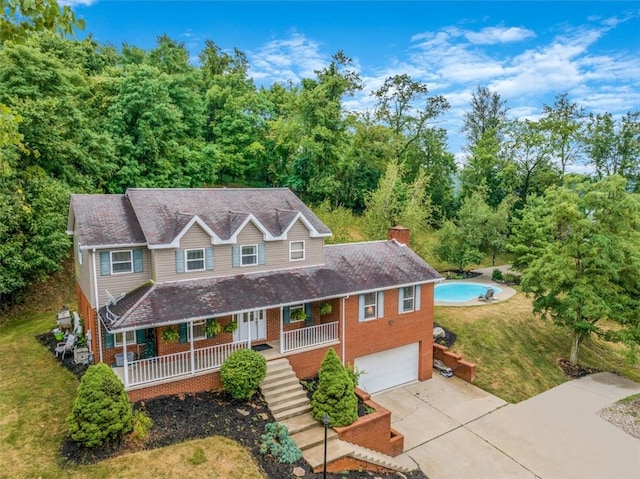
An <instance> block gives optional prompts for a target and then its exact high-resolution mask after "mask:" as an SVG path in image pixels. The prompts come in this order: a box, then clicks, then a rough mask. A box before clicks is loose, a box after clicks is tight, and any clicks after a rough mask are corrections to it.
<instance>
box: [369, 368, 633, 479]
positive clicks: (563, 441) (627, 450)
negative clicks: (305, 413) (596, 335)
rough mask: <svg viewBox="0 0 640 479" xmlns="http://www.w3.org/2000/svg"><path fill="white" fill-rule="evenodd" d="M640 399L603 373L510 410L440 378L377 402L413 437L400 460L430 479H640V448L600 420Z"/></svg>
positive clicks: (379, 397)
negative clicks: (622, 403) (616, 406)
mask: <svg viewBox="0 0 640 479" xmlns="http://www.w3.org/2000/svg"><path fill="white" fill-rule="evenodd" d="M636 393H640V384H638V383H634V382H632V381H629V380H627V379H625V378H622V377H619V376H616V375H614V374H611V373H597V374H592V375H590V376H586V377H584V378H581V379H577V380H573V381H569V382H567V383H565V384H562V385H560V386H557V387H555V388H553V389H551V390H549V391H546V392H544V393H542V394H540V395H538V396H535V397H533V398H531V399H528V400H526V401H522V402H520V403H518V404H508V403H506V402H505V401H503V400H502V399H500V398H498V397H496V396H493V395H491V394H489V393H487V392H485V391H483V390H481V389H479V388H477V387H475V386H473V385H471V384H469V383H466V382H464V381H462V380H461V379H458V378H456V377H453V378H449V379H447V378H444V377H442V376H440V375H439V374H436V375H434V377H433V379H430V380H428V381H423V382H420V383H414V384H410V385H407V386H404V387H401V388H398V389H395V390H391V391H386V392H381V393H379V394H376V395H374V396H373V399H374V400H375V401H376V402H378V403H379V404H381V405H382V406H384V407H386V408H388V409H389V410H391V412H392V416H391V420H392V426H393V428H394V429H396V430H398V431H400V432H401V433H402V434H404V435H405V452H404V453H403V454H402V455H401V456H398V457H397V458H396V459H397V460H399V461H400V462H401V463H404V464H406V465H407V466H410V467H415V465H416V464H417V465H418V466H419V467H420V468H421V469H422V470H423V471H424V472H425V474H427V475H428V476H429V478H430V479H466V478H474V479H485V478H486V479H500V478H504V479H519V478H542V479H555V478H557V479H572V478H576V479H578V478H579V479H606V478H616V479H638V478H639V477H640V440H638V439H636V438H634V437H632V436H630V435H629V434H627V433H625V432H624V431H622V430H621V429H618V428H617V427H615V426H613V425H612V424H610V423H608V422H607V421H605V420H604V419H602V418H600V416H598V414H597V413H598V411H600V410H601V409H603V408H605V407H607V406H609V405H611V404H613V403H614V402H616V401H618V400H620V399H622V398H624V397H626V396H629V395H631V394H636Z"/></svg>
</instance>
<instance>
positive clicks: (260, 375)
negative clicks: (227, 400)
mask: <svg viewBox="0 0 640 479" xmlns="http://www.w3.org/2000/svg"><path fill="white" fill-rule="evenodd" d="M266 375H267V360H266V359H265V358H264V356H262V355H261V354H260V353H257V352H255V351H254V350H253V349H239V350H237V351H234V352H233V353H231V354H230V355H229V357H228V358H227V359H226V360H225V362H224V363H222V367H221V368H220V378H221V379H222V386H223V387H224V389H225V390H226V391H227V392H228V393H229V394H231V395H232V396H233V397H234V398H235V399H249V398H250V397H251V396H253V394H254V393H255V392H256V389H258V386H259V385H260V383H261V382H262V380H263V379H264V377H265V376H266Z"/></svg>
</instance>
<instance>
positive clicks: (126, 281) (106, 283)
mask: <svg viewBox="0 0 640 479" xmlns="http://www.w3.org/2000/svg"><path fill="white" fill-rule="evenodd" d="M133 249H141V250H142V273H124V274H112V275H108V276H102V275H101V274H100V251H119V250H133ZM90 263H91V260H90V259H89V261H88V262H87V263H85V265H87V264H90ZM95 267H96V272H97V278H98V306H99V307H102V306H104V304H105V301H106V300H107V293H106V291H107V290H108V291H109V293H111V294H112V295H113V296H115V297H116V298H117V297H118V296H120V295H121V294H122V293H128V292H129V291H131V290H133V289H135V288H137V287H138V286H140V285H142V284H144V283H146V282H148V281H149V280H150V279H151V253H150V251H149V250H148V249H145V248H112V249H108V250H98V251H96V263H95Z"/></svg>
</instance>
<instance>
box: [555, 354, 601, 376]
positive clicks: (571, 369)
mask: <svg viewBox="0 0 640 479" xmlns="http://www.w3.org/2000/svg"><path fill="white" fill-rule="evenodd" d="M556 362H557V363H558V366H560V369H562V371H563V372H564V374H565V375H566V376H569V377H570V378H572V379H578V378H581V377H583V376H586V375H588V374H594V373H599V372H600V370H599V369H595V368H587V367H584V366H581V365H580V364H571V362H570V361H569V360H568V359H564V358H559V359H558V360H557V361H556Z"/></svg>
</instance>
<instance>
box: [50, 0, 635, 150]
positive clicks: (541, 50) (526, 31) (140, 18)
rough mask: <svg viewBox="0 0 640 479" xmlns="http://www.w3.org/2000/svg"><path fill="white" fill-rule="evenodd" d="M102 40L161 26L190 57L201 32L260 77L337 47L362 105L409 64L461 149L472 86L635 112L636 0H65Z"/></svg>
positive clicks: (148, 44)
mask: <svg viewBox="0 0 640 479" xmlns="http://www.w3.org/2000/svg"><path fill="white" fill-rule="evenodd" d="M60 3H63V4H69V5H72V6H73V8H74V11H75V12H76V14H77V15H78V16H79V17H81V18H84V19H85V20H86V24H87V27H86V30H85V32H84V33H81V34H80V35H79V36H80V37H83V36H85V35H86V34H87V33H91V34H92V35H93V36H94V38H95V39H96V40H98V41H100V42H109V43H112V44H114V45H115V46H120V45H121V44H122V43H123V42H127V43H129V44H132V45H136V46H138V47H141V48H144V49H149V48H153V46H154V44H155V40H156V37H157V36H158V35H161V34H163V33H166V34H167V35H169V36H170V37H171V38H173V39H175V40H178V41H181V42H184V44H185V46H186V47H187V48H188V50H189V51H190V53H191V55H192V58H193V60H194V62H195V61H197V55H198V53H199V52H200V50H201V49H202V47H203V45H204V41H205V40H207V39H210V40H213V41H214V42H215V43H216V44H217V45H218V46H219V47H220V48H222V49H223V50H226V51H229V52H231V51H232V49H233V48H234V47H235V48H238V49H240V50H242V51H244V52H245V53H246V54H247V57H248V59H249V63H250V65H251V70H250V75H251V76H252V77H253V78H254V80H255V82H256V84H258V85H270V84H272V83H274V82H277V81H287V80H292V81H294V82H297V81H299V80H300V79H301V78H305V77H313V76H314V73H313V72H314V70H318V69H320V68H323V67H325V66H326V65H327V64H328V63H329V62H330V58H331V55H332V54H334V53H335V52H336V51H338V50H343V51H344V53H345V54H346V55H347V56H348V57H350V58H352V59H353V60H354V64H355V67H356V69H357V70H358V72H359V73H360V75H361V77H362V79H363V81H364V84H365V88H364V90H363V92H362V93H361V94H358V95H356V96H355V97H353V98H347V99H346V105H347V107H348V108H351V109H356V110H363V109H366V108H367V107H369V106H371V104H372V101H371V99H370V98H369V96H368V95H369V93H370V92H371V91H372V90H375V89H376V88H378V87H379V86H380V85H381V84H382V83H383V82H384V80H385V78H387V77H389V76H391V75H395V74H399V73H407V74H409V75H410V76H411V77H412V78H413V79H414V80H419V81H422V82H424V83H425V84H426V85H427V86H428V87H429V91H430V93H431V94H434V95H443V96H444V97H446V98H447V100H448V101H449V103H450V104H451V109H450V111H449V112H448V113H447V115H446V116H445V117H444V118H442V120H441V121H440V122H439V123H438V125H439V126H442V127H443V128H446V129H447V131H448V132H449V144H450V148H451V150H452V152H454V153H456V154H460V152H461V150H462V146H463V138H462V136H461V135H460V128H461V126H462V115H463V113H464V112H465V111H468V109H469V100H470V98H471V94H472V92H473V91H474V90H475V88H476V86H477V85H486V86H488V87H489V88H490V89H491V90H492V91H496V92H498V93H499V94H500V95H501V97H502V99H504V100H506V102H507V107H509V115H510V116H511V117H517V118H521V119H522V118H531V119H536V118H537V117H538V116H539V114H540V112H541V110H542V107H543V105H544V104H548V105H551V104H553V101H554V98H555V96H556V95H558V94H560V93H565V92H567V93H568V94H569V98H570V99H571V100H572V101H574V102H576V103H578V104H579V105H581V106H583V107H584V108H585V109H586V110H587V111H590V112H595V113H601V112H607V111H608V112H611V113H613V114H614V115H621V114H623V113H626V112H629V111H637V110H640V2H639V1H637V0H636V1H627V2H617V1H606V2H600V1H588V2H578V1H570V2H558V1H538V2H521V1H501V2H485V1H473V2H464V1H448V2H417V1H414V2H365V1H360V2H338V1H333V2H311V1H285V2H269V1H261V2H246V1H236V2H218V1H196V2H188V1H181V2H176V1H133V2H132V1H115V0H97V1H96V0H65V1H62V2H60Z"/></svg>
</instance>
